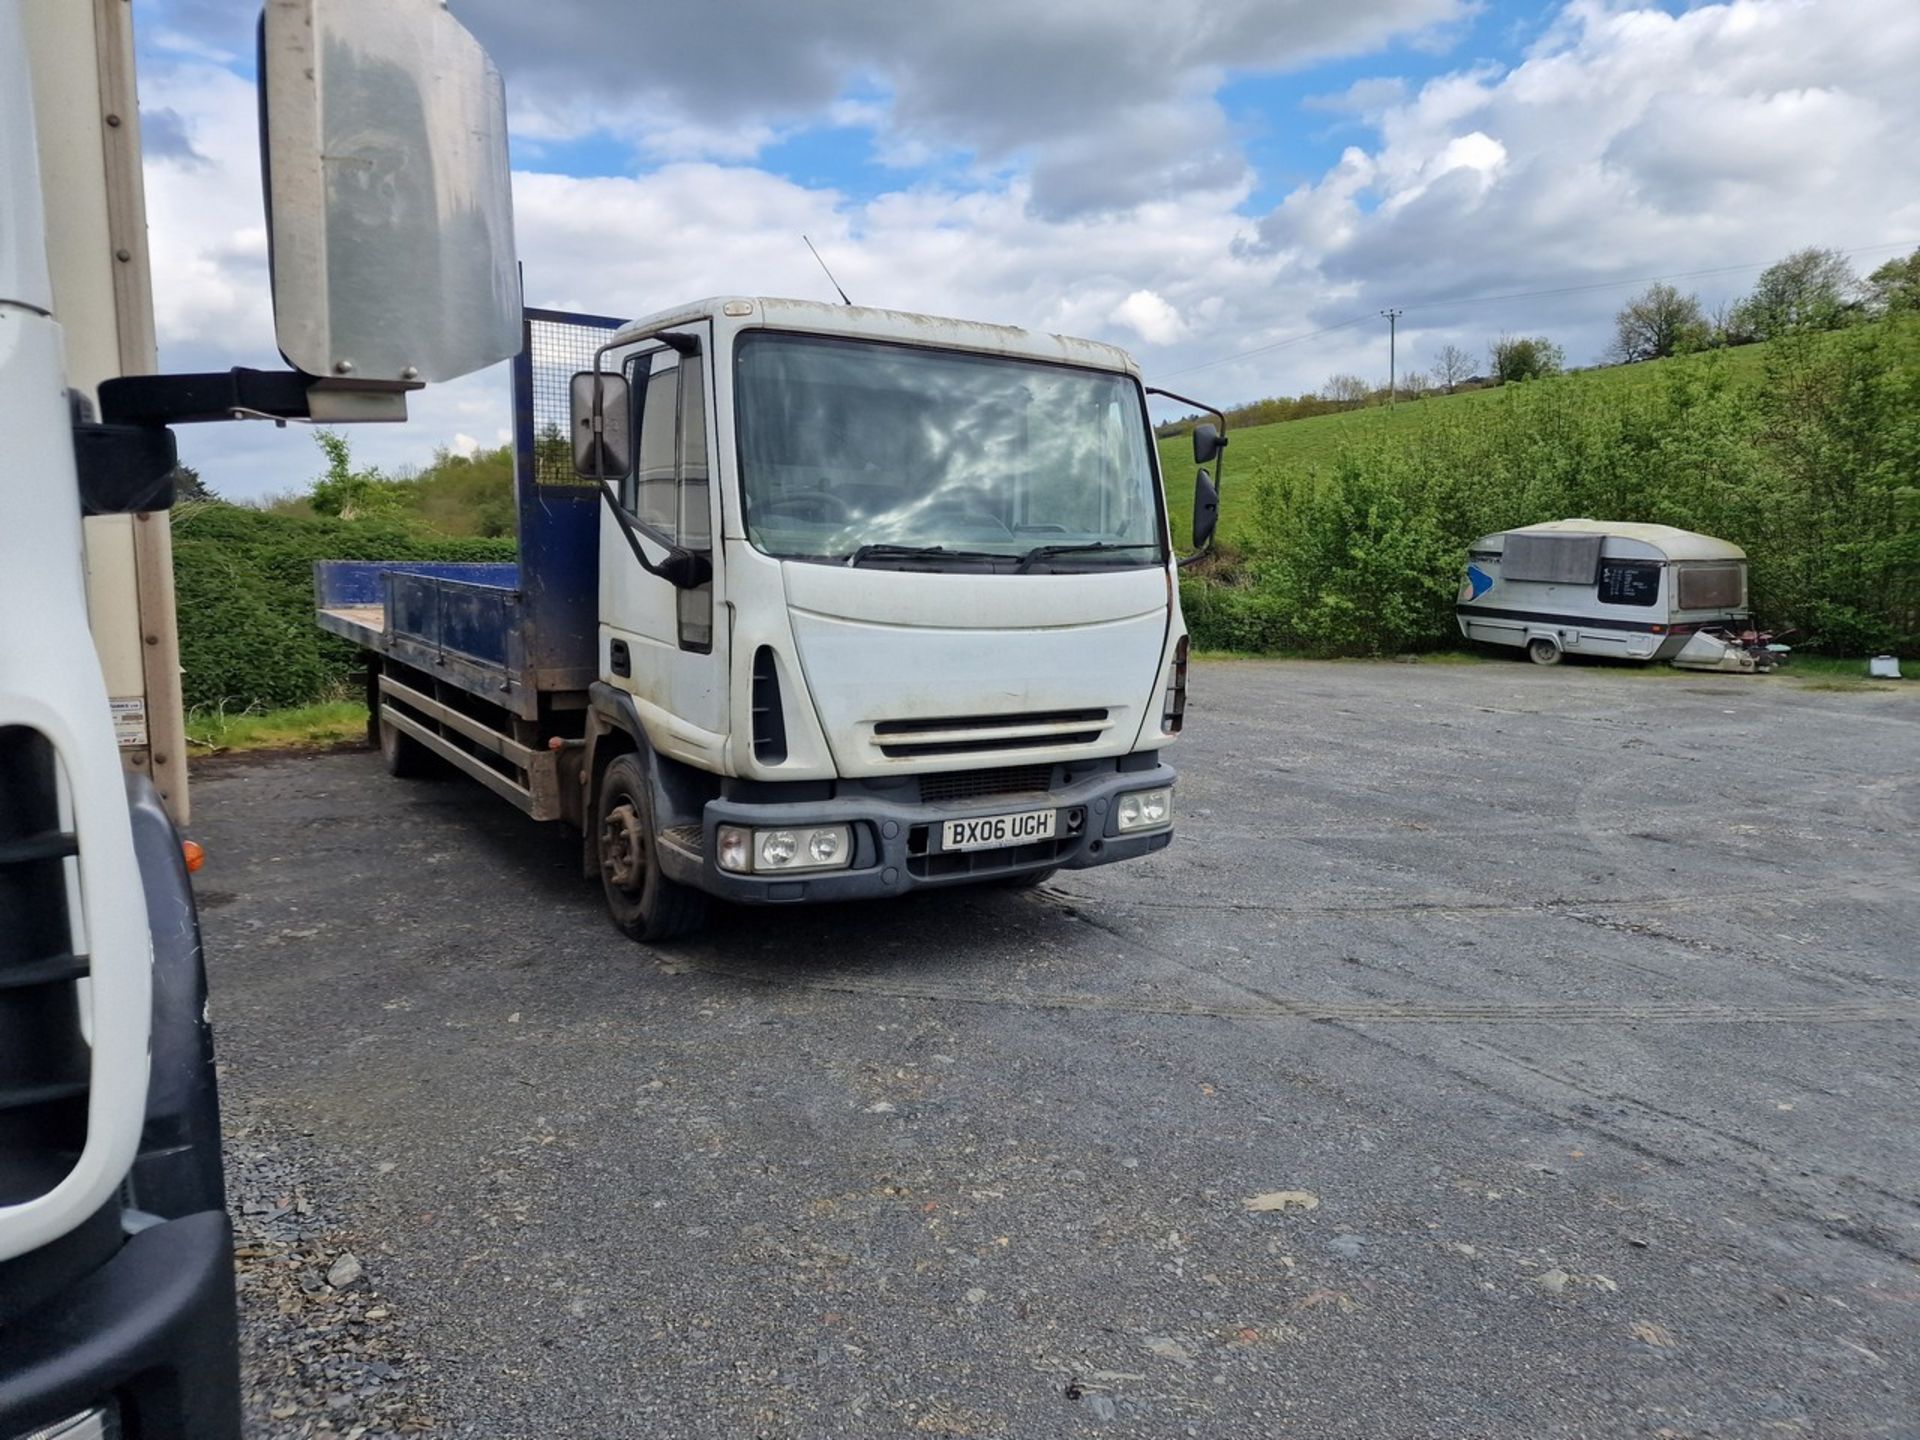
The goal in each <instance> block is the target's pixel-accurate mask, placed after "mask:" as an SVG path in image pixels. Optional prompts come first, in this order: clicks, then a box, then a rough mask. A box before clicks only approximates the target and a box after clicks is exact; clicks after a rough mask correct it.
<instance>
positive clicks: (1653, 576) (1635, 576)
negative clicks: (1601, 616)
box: [1600, 560, 1660, 605]
mask: <svg viewBox="0 0 1920 1440" xmlns="http://www.w3.org/2000/svg"><path fill="white" fill-rule="evenodd" d="M1659 598H1660V567H1659V566H1658V565H1657V564H1651V563H1648V562H1646V561H1634V560H1607V561H1603V562H1602V563H1601V566H1600V603H1601V604H1603V605H1652V604H1654V603H1655V602H1656V601H1658V600H1659Z"/></svg>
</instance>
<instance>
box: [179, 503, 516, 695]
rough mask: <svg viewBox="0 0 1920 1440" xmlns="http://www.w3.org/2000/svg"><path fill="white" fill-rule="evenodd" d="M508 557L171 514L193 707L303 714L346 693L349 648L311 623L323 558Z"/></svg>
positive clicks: (367, 527) (301, 521)
mask: <svg viewBox="0 0 1920 1440" xmlns="http://www.w3.org/2000/svg"><path fill="white" fill-rule="evenodd" d="M513 558H514V542H513V541H511V540H445V539H425V538H422V537H421V536H420V535H419V534H418V533H417V531H414V530H412V529H409V528H407V527H406V526H404V525H399V524H393V523H389V522H381V521H358V520H336V519H317V518H312V519H310V518H307V517H303V516H293V515H275V514H269V513H267V512H265V511H261V510H253V509H248V508H246V507H243V506H238V505H224V504H219V503H210V504H196V505H192V506H183V507H182V508H181V509H179V510H177V511H176V512H175V514H174V521H173V568H174V584H175V588H176V592H177V596H178V603H179V616H180V663H181V667H182V669H183V671H184V674H183V677H182V679H183V688H184V691H185V697H186V703H187V708H188V709H189V710H222V709H224V710H246V709H274V708H278V707H281V706H287V705H304V704H308V703H310V702H312V701H314V700H319V699H322V698H325V697H327V696H329V695H333V694H337V693H339V692H340V691H341V689H342V688H343V687H344V686H345V685H347V683H348V681H349V677H350V676H351V674H352V672H353V670H354V668H355V666H354V650H353V647H352V646H350V645H348V644H347V643H346V642H345V641H344V640H341V639H339V638H338V637H337V636H333V635H329V634H327V633H326V632H325V631H323V630H321V629H320V628H319V627H318V626H317V625H315V624H314V621H313V562H314V561H316V560H492V561H501V560H507V561H510V560H512V559H513Z"/></svg>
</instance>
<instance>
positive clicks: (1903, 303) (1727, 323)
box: [1156, 247, 1920, 437]
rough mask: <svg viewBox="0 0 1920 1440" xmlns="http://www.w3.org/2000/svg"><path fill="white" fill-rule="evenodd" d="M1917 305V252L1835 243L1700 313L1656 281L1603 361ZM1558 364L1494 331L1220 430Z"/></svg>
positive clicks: (1840, 325) (1680, 351)
mask: <svg viewBox="0 0 1920 1440" xmlns="http://www.w3.org/2000/svg"><path fill="white" fill-rule="evenodd" d="M1914 311H1920V250H1915V251H1914V252H1913V253H1912V254H1911V255H1907V256H1904V257H1902V258H1900V259H1895V260H1889V261H1887V262H1886V263H1885V264H1883V265H1881V266H1880V267H1879V268H1877V269H1876V270H1874V271H1872V272H1871V273H1870V274H1868V275H1867V276H1866V277H1865V278H1864V279H1862V278H1861V277H1860V275H1859V274H1858V273H1857V272H1856V271H1855V270H1854V268H1853V266H1852V265H1851V264H1849V263H1848V261H1847V257H1846V256H1845V255H1844V254H1843V253H1841V252H1840V251H1838V250H1823V249H1819V248H1817V247H1809V248H1807V249H1804V250H1796V251H1794V252H1793V254H1791V255H1788V256H1786V257H1784V258H1783V259H1781V260H1779V261H1776V262H1775V263H1774V264H1772V265H1769V266H1768V267H1767V268H1766V269H1765V270H1763V271H1762V272H1761V274H1760V277H1759V279H1758V280H1757V281H1756V282H1755V284H1754V287H1753V290H1752V291H1751V292H1750V293H1748V294H1747V295H1745V296H1743V297H1741V298H1740V299H1738V300H1734V301H1730V302H1728V303H1726V304H1723V305H1721V306H1719V307H1718V308H1717V309H1715V310H1714V311H1713V312H1712V313H1708V311H1707V310H1706V308H1705V307H1704V306H1703V305H1702V303H1701V300H1700V297H1699V296H1698V295H1697V294H1691V293H1683V292H1682V291H1681V290H1679V289H1678V288H1677V287H1676V286H1674V285H1671V284H1668V283H1666V282H1664V281H1660V282H1655V283H1654V284H1651V285H1649V286H1648V287H1647V288H1646V289H1645V290H1643V291H1642V292H1640V293H1639V294H1638V295H1635V296H1634V297H1633V298H1632V299H1631V300H1629V301H1627V303H1626V304H1625V305H1623V306H1621V307H1620V310H1619V312H1618V313H1617V314H1616V315H1615V316H1614V337H1613V340H1612V342H1611V343H1610V344H1609V345H1608V347H1607V350H1606V352H1605V355H1604V357H1603V361H1604V363H1609V364H1616V365H1627V364H1634V363H1636V362H1638V361H1642V360H1664V359H1667V358H1669V357H1671V356H1674V355H1686V354H1691V353H1694V352H1696V351H1700V350H1711V349H1723V348H1729V347H1732V346H1737V345H1752V344H1757V343H1759V342H1761V341H1767V340H1777V339H1780V338H1781V337H1782V336H1786V335H1793V334H1807V333H1818V332H1823V331H1829V330H1840V329H1844V328H1846V327H1847V326H1849V325H1855V324H1859V323H1861V322H1863V321H1868V320H1877V319H1881V318H1884V317H1886V316H1888V315H1896V314H1901V313H1911V312H1914ZM1566 368H1567V363H1566V352H1565V350H1564V349H1563V348H1562V347H1561V346H1560V345H1558V344H1556V343H1555V342H1554V341H1553V340H1552V339H1551V338H1550V337H1548V336H1545V335H1513V334H1505V333H1503V334H1501V335H1498V336H1495V337H1494V338H1493V339H1491V340H1489V341H1488V342H1487V347H1486V352H1485V366H1484V369H1483V368H1482V364H1481V360H1480V358H1478V357H1476V356H1475V355H1474V354H1473V353H1472V352H1470V351H1468V350H1465V349H1462V348H1461V347H1460V346H1458V345H1455V344H1452V343H1448V344H1445V345H1442V346H1441V347H1440V348H1439V349H1438V350H1436V351H1435V352H1434V353H1433V356H1432V357H1431V360H1430V362H1429V367H1428V368H1426V369H1418V368H1416V369H1413V370H1410V371H1408V372H1406V373H1405V374H1402V375H1398V376H1395V377H1394V378H1393V382H1392V384H1391V386H1389V384H1388V383H1387V382H1386V381H1368V380H1366V379H1364V378H1363V377H1361V376H1359V375H1354V374H1349V373H1344V372H1343V373H1340V374H1335V375H1332V376H1329V377H1328V379H1327V380H1326V382H1325V383H1324V384H1323V385H1321V387H1320V388H1319V389H1318V390H1313V391H1308V392H1307V393H1305V394H1303V395H1298V396H1289V395H1279V396H1273V397H1270V398H1268V399H1264V400H1256V401H1253V402H1251V403H1249V404H1246V405H1239V406H1235V407H1233V408H1231V409H1229V410H1228V411H1227V412H1226V413H1227V423H1228V426H1229V428H1243V427H1246V426H1252V425H1269V424H1272V423H1274V422H1276V421H1280V420H1304V419H1308V418H1310V417H1312V416H1315V415H1325V414H1330V413H1334V412H1338V411H1342V410H1355V409H1359V408H1361V407H1363V406H1367V405H1381V404H1385V403H1387V402H1388V401H1390V400H1394V399H1412V400H1418V399H1422V398H1424V397H1426V396H1428V395H1431V394H1447V395H1452V394H1455V393H1457V392H1459V391H1462V390H1477V389H1482V388H1485V387H1487V386H1490V385H1508V384H1514V383H1518V382H1521V381H1526V380H1538V379H1543V378H1545V377H1547V376H1550V375H1558V374H1560V373H1562V372H1563V371H1564V370H1565V369H1566ZM1200 418H1201V417H1200V416H1195V415H1190V416H1185V417H1182V418H1181V419H1179V420H1172V421H1168V422H1166V423H1165V424H1163V425H1160V426H1158V427H1156V433H1157V434H1159V435H1161V436H1162V437H1165V436H1169V435H1181V434H1185V433H1186V432H1187V431H1189V430H1191V429H1192V428H1193V426H1194V424H1195V423H1197V422H1198V420H1199V419H1200Z"/></svg>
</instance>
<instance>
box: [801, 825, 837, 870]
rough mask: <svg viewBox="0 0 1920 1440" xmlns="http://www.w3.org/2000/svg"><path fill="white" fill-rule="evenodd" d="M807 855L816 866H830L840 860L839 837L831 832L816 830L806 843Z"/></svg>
mask: <svg viewBox="0 0 1920 1440" xmlns="http://www.w3.org/2000/svg"><path fill="white" fill-rule="evenodd" d="M807 853H808V854H809V855H811V856H813V863H814V864H816V865H831V864H833V862H834V861H835V860H838V859H839V858H840V836H839V834H838V833H837V832H835V831H832V830H816V831H814V832H813V835H812V836H811V837H810V838H809V839H808V841H807Z"/></svg>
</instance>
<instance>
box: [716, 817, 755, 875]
mask: <svg viewBox="0 0 1920 1440" xmlns="http://www.w3.org/2000/svg"><path fill="white" fill-rule="evenodd" d="M713 840H714V851H715V858H717V859H718V860H719V862H720V868H721V869H722V870H731V871H733V873H734V874H736V875H744V874H746V873H747V871H749V870H751V869H753V835H752V832H751V831H749V830H747V829H746V828H745V827H744V826H740V825H722V826H721V827H720V828H719V829H718V830H716V831H715V832H714V837H713Z"/></svg>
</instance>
